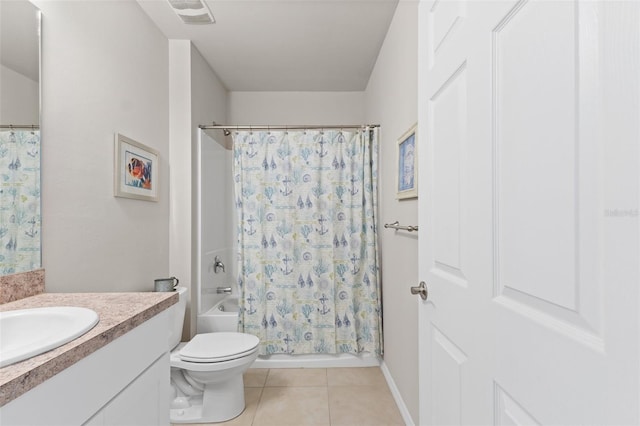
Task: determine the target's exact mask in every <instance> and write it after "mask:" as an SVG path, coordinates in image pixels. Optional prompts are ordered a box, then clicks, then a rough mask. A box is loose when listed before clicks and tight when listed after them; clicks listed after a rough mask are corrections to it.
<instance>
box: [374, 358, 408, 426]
mask: <svg viewBox="0 0 640 426" xmlns="http://www.w3.org/2000/svg"><path fill="white" fill-rule="evenodd" d="M380 369H381V370H382V374H384V378H385V379H386V380H387V385H388V386H389V390H390V391H391V395H393V399H394V400H395V401H396V405H397V406H398V410H400V414H401V415H402V420H404V424H405V425H407V426H415V423H413V419H412V418H411V414H409V410H408V409H407V406H406V405H405V403H404V401H403V400H402V396H401V395H400V391H399V390H398V387H397V386H396V383H395V382H394V381H393V377H391V373H390V372H389V368H388V367H387V364H386V363H385V362H384V360H383V361H382V362H381V363H380Z"/></svg>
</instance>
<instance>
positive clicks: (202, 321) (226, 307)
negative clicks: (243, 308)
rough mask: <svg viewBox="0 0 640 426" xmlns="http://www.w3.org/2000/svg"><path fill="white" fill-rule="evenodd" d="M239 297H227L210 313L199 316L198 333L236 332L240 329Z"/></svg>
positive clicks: (214, 306) (210, 310) (209, 311)
mask: <svg viewBox="0 0 640 426" xmlns="http://www.w3.org/2000/svg"><path fill="white" fill-rule="evenodd" d="M239 311H240V309H239V307H238V297H237V296H227V297H225V298H224V299H222V300H221V301H219V302H218V303H216V304H215V305H213V307H212V308H211V309H209V310H208V311H206V312H205V313H203V314H200V315H198V322H197V324H196V329H197V330H198V333H214V332H217V331H236V330H237V329H238V312H239Z"/></svg>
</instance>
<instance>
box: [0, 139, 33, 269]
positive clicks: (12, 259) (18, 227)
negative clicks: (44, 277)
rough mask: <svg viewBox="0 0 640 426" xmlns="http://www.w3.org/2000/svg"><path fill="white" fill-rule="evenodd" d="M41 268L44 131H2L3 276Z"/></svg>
mask: <svg viewBox="0 0 640 426" xmlns="http://www.w3.org/2000/svg"><path fill="white" fill-rule="evenodd" d="M37 268H40V131H38V130H33V131H31V130H29V131H21V130H11V131H1V132H0V275H6V274H15V273H18V272H24V271H31V270H34V269H37Z"/></svg>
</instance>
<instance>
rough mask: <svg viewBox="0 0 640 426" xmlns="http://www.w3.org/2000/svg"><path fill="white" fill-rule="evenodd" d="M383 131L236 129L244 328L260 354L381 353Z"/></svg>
mask: <svg viewBox="0 0 640 426" xmlns="http://www.w3.org/2000/svg"><path fill="white" fill-rule="evenodd" d="M377 144H378V141H377V129H370V128H366V129H354V130H331V131H328V130H325V131H315V130H314V131H311V130H307V131H264V132H257V131H253V132H251V131H246V132H245V131H238V132H235V134H234V180H235V190H236V204H237V209H236V210H237V212H238V250H239V256H238V262H239V265H238V266H239V267H238V271H239V274H238V281H239V288H240V299H241V303H242V305H243V306H242V307H241V312H240V318H239V329H240V331H243V332H245V333H251V334H254V335H256V336H258V337H259V338H260V341H261V346H260V352H261V354H263V355H265V354H267V355H268V354H276V353H286V354H316V353H331V354H338V353H361V352H369V353H373V354H376V355H379V354H381V352H382V333H381V322H382V321H381V305H380V294H381V292H380V286H379V268H378V252H377V251H378V248H377V235H376V234H377V230H376V221H377V217H376V215H377V163H378V159H377Z"/></svg>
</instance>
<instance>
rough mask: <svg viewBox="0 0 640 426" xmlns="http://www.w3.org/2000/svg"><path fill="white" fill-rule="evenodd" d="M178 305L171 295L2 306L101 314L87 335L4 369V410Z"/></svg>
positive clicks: (0, 377)
mask: <svg viewBox="0 0 640 426" xmlns="http://www.w3.org/2000/svg"><path fill="white" fill-rule="evenodd" d="M177 302H178V294H177V293H176V292H167V293H153V292H147V293H43V294H39V295H36V296H32V297H27V298H25V299H21V300H17V301H14V302H10V303H5V304H2V305H0V312H1V311H13V310H17V309H28V308H40V307H47V306H79V307H84V308H90V309H93V310H94V311H96V312H97V313H98V316H99V318H100V319H99V321H98V324H96V326H95V327H94V328H92V329H91V330H90V331H88V332H87V333H86V334H84V335H82V336H80V337H78V338H77V339H75V340H72V341H71V342H69V343H67V344H65V345H62V346H60V347H58V348H56V349H52V350H51V351H49V352H45V353H43V354H41V355H38V356H35V357H33V358H29V359H26V360H24V361H21V362H18V363H15V364H11V365H8V366H6V367H3V368H0V407H1V406H3V405H5V404H7V403H8V402H10V401H13V400H14V399H16V398H17V397H19V396H20V395H22V394H23V393H25V392H27V391H29V390H31V389H33V388H34V387H36V386H37V385H39V384H40V383H43V382H44V381H45V380H47V379H49V378H51V377H53V376H55V375H56V374H58V373H60V372H61V371H63V370H64V369H66V368H68V367H70V366H72V365H73V364H75V363H76V362H78V361H80V360H81V359H83V358H84V357H86V356H87V355H89V354H91V353H93V352H95V351H97V350H98V349H100V348H102V347H103V346H105V345H107V344H108V343H110V342H111V341H113V340H115V339H116V338H118V337H120V336H122V335H123V334H125V333H127V332H128V331H130V330H132V329H134V328H135V327H137V326H138V325H140V324H142V323H143V322H145V321H147V320H148V319H150V318H152V317H154V316H155V315H157V314H158V313H160V312H162V311H164V310H165V309H167V308H169V307H170V306H171V305H173V304H175V303H177Z"/></svg>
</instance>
